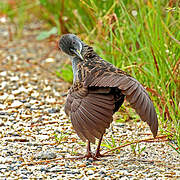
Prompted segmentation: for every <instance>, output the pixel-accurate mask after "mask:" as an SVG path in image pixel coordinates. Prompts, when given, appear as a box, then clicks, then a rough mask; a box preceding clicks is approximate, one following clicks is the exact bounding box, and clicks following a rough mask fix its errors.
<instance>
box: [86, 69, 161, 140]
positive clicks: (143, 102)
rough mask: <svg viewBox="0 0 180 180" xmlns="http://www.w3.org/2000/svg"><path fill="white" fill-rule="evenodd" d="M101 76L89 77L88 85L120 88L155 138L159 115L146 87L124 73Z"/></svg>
mask: <svg viewBox="0 0 180 180" xmlns="http://www.w3.org/2000/svg"><path fill="white" fill-rule="evenodd" d="M99 74H101V75H96V76H95V75H92V76H91V75H89V77H88V79H87V81H86V82H88V84H86V85H88V86H89V87H117V88H119V89H120V90H121V92H122V93H123V94H124V95H125V96H126V99H127V101H129V102H130V104H131V106H132V107H133V108H134V109H135V110H136V112H137V113H138V114H139V116H140V117H141V119H142V120H143V121H145V122H147V123H148V125H149V126H150V129H151V131H152V133H153V136H154V137H155V136H156V135H157V131H158V120H157V114H156V111H155V108H154V105H153V103H152V101H151V99H150V97H149V95H148V93H147V92H146V90H145V89H144V87H143V86H142V85H141V84H140V83H139V82H138V81H137V80H136V79H134V78H133V77H131V76H128V75H126V74H123V73H115V72H114V73H113V72H104V73H100V72H99Z"/></svg>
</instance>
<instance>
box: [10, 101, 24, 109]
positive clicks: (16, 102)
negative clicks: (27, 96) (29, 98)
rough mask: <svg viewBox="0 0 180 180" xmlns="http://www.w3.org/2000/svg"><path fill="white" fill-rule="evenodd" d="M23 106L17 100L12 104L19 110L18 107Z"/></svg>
mask: <svg viewBox="0 0 180 180" xmlns="http://www.w3.org/2000/svg"><path fill="white" fill-rule="evenodd" d="M22 104H23V103H22V102H20V101H17V100H15V101H14V102H13V103H12V104H11V107H14V108H18V107H20V106H21V105H22Z"/></svg>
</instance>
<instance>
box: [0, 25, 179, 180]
mask: <svg viewBox="0 0 180 180" xmlns="http://www.w3.org/2000/svg"><path fill="white" fill-rule="evenodd" d="M40 27H41V24H40V23H33V24H29V25H28V26H27V27H25V31H24V34H23V37H22V38H21V39H20V40H15V39H14V40H12V41H9V40H8V39H9V35H8V26H7V24H6V23H5V24H1V26H0V33H1V36H0V42H1V44H0V138H1V143H0V179H106V180H107V179H180V161H179V155H178V154H177V153H176V152H175V151H174V150H173V149H172V148H171V147H169V145H168V142H166V141H162V142H150V143H148V142H142V143H139V147H138V146H134V148H135V151H133V147H131V146H130V145H129V146H125V147H123V148H121V150H120V151H116V152H114V153H113V156H108V157H104V158H102V159H101V160H100V161H92V160H91V159H90V160H85V159H83V160H70V159H68V157H72V156H74V155H77V154H78V153H85V150H86V147H85V143H83V142H82V141H81V140H80V139H79V138H78V137H77V135H76V134H75V132H74V130H73V129H72V125H71V123H70V120H69V119H68V118H67V117H66V116H65V114H64V111H63V104H64V102H65V96H66V93H67V90H68V88H69V86H70V85H69V84H68V83H65V82H63V81H62V80H61V79H59V78H57V77H56V76H55V75H54V74H53V73H51V72H55V70H56V69H57V68H58V67H59V66H60V64H61V62H62V61H66V60H67V58H66V57H65V56H63V55H62V54H61V53H60V52H59V51H58V50H57V48H56V43H55V42H54V41H52V42H51V41H48V40H45V41H36V35H37V33H38V32H39V29H40ZM11 28H12V29H11V30H12V33H13V26H11ZM42 67H43V68H42ZM115 118H117V115H116V116H115ZM112 137H113V138H112ZM150 137H151V138H152V136H151V135H150V131H149V128H148V126H147V125H146V124H145V123H143V122H141V121H139V122H137V123H134V122H133V121H128V122H127V123H115V122H113V124H112V126H111V127H110V128H109V129H108V130H107V133H106V135H105V137H104V139H105V140H104V142H103V144H104V146H103V147H102V152H105V151H107V150H108V148H107V146H108V145H109V144H108V143H107V142H109V143H110V145H111V146H113V145H114V147H115V146H118V145H119V144H120V143H122V142H128V141H135V140H141V139H148V138H150ZM114 140H115V143H116V144H113V143H112V142H113V141H114ZM110 145H109V146H110ZM105 146H106V147H105ZM143 148H144V150H143ZM138 150H139V151H138ZM140 150H143V151H142V152H140ZM57 158H58V159H57ZM54 159H56V160H54Z"/></svg>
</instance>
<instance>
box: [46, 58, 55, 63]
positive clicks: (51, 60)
mask: <svg viewBox="0 0 180 180" xmlns="http://www.w3.org/2000/svg"><path fill="white" fill-rule="evenodd" d="M45 62H47V63H51V62H54V59H53V58H47V59H45Z"/></svg>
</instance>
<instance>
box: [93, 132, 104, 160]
mask: <svg viewBox="0 0 180 180" xmlns="http://www.w3.org/2000/svg"><path fill="white" fill-rule="evenodd" d="M102 138H103V135H102V136H101V138H100V139H99V143H98V146H97V149H96V153H95V155H94V157H96V158H98V157H104V156H103V155H102V154H100V147H101V141H102Z"/></svg>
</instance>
